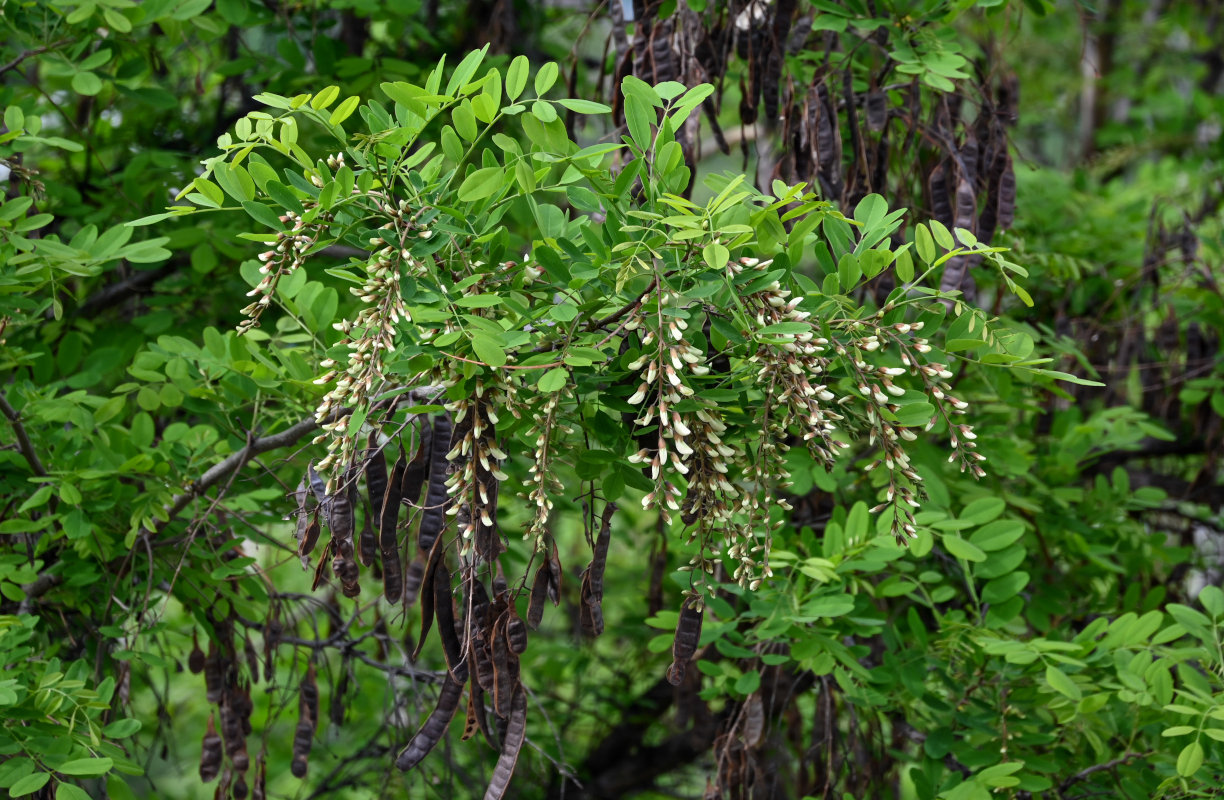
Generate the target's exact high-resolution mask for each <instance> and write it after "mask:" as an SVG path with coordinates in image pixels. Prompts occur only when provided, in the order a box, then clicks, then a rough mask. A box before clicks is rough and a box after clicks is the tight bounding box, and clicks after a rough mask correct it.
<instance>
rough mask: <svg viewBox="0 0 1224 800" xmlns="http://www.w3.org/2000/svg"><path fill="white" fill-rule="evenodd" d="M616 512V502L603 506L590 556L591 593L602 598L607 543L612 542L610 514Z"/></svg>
mask: <svg viewBox="0 0 1224 800" xmlns="http://www.w3.org/2000/svg"><path fill="white" fill-rule="evenodd" d="M614 513H616V504H615V503H608V504H607V505H606V506H604V510H603V519H602V520H601V521H600V526H599V535H598V536H597V537H595V548H594V552H593V555H592V557H591V594H592V596H594V597H595V598H597V599H599V600H603V576H604V569H605V568H606V567H607V565H608V545H609V544H610V543H611V542H612V515H613V514H614Z"/></svg>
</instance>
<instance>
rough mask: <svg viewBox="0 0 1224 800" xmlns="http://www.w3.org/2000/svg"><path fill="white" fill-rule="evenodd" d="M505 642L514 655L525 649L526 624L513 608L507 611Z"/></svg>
mask: <svg viewBox="0 0 1224 800" xmlns="http://www.w3.org/2000/svg"><path fill="white" fill-rule="evenodd" d="M506 644H507V646H509V648H510V652H511V653H514V654H515V655H522V654H523V653H524V652H525V651H526V650H527V626H526V625H524V624H523V620H522V619H520V618H519V615H518V614H515V613H514V609H513V608H511V609H510V610H509V612H507V619H506Z"/></svg>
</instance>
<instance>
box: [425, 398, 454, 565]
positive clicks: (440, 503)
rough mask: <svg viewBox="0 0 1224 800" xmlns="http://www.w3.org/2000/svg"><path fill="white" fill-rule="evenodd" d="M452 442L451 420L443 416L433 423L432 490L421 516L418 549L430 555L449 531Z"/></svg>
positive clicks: (428, 492) (426, 494)
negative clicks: (448, 457) (448, 482)
mask: <svg viewBox="0 0 1224 800" xmlns="http://www.w3.org/2000/svg"><path fill="white" fill-rule="evenodd" d="M450 439H451V421H450V417H449V416H447V415H445V414H440V415H438V416H437V417H434V421H433V439H432V441H433V446H432V447H431V452H430V458H429V462H430V463H429V489H428V490H427V491H426V492H425V510H424V511H423V512H422V513H421V527H420V529H419V530H418V531H417V548H418V549H420V551H421V552H422V553H427V552H429V551H430V550H431V549H432V548H433V545H434V542H435V541H436V540H437V539H438V537H439V536H441V534H442V531H443V530H444V529H445V527H446V509H447V507H448V506H449V505H450V494H449V493H448V492H447V490H446V479H447V477H448V476H447V472H448V470H449V467H450V462H448V461H447V460H446V453H447V449H446V445H445V444H444V443H445V442H449V441H450Z"/></svg>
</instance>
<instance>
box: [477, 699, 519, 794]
mask: <svg viewBox="0 0 1224 800" xmlns="http://www.w3.org/2000/svg"><path fill="white" fill-rule="evenodd" d="M526 738H527V692H526V691H524V690H523V688H522V687H521V686H520V687H518V690H517V691H516V692H515V693H514V699H513V700H512V701H511V704H510V714H509V717H508V724H507V725H506V733H505V735H504V736H502V749H501V756H500V757H499V758H498V759H497V765H496V766H494V767H493V777H492V779H491V780H490V781H489V788H488V789H487V790H486V791H485V800H501V798H503V797H505V795H506V789H508V788H509V787H510V779H511V778H512V777H513V776H514V767H515V765H517V764H518V757H519V751H520V750H522V749H523V742H524V741H525V740H526Z"/></svg>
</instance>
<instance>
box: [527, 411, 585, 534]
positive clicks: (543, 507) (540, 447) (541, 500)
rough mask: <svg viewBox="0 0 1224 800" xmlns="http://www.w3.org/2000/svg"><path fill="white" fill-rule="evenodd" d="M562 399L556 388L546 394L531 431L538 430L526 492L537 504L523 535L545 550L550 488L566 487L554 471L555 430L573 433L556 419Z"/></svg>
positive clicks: (550, 501) (552, 489) (535, 415)
mask: <svg viewBox="0 0 1224 800" xmlns="http://www.w3.org/2000/svg"><path fill="white" fill-rule="evenodd" d="M560 402H561V393H560V392H553V393H551V394H548V395H546V396H545V397H544V402H543V404H542V405H541V406H540V408H539V410H538V411H535V412H533V413H532V426H531V432H532V433H534V434H535V437H536V438H535V457H534V458H533V459H532V462H531V466H530V467H529V468H528V470H527V471H528V472H529V473H530V474H531V491H530V492H528V493H527V501H528V502H529V503H530V504H531V505H533V506H534V507H535V511H534V512H533V514H532V517H531V522H529V523H527V531H526V532H525V533H524V534H523V538H524V539H530V538H533V537H534V539H535V546H536V549H537V550H539V551H544V550H546V548H547V547H548V543H547V533H548V517H549V514H550V513H551V512H552V508H553V502H552V500H550V499H549V497H548V495H549V493H550V492H559V491H562V490H563V489H564V488H565V487H564V486H562V484H561V481H559V480H557V478H556V476H555V475H554V474H553V473H552V471H551V469H550V468H551V462H552V456H553V444H554V443H553V431H554V430H557V429H560V430H561V432H562V433H571V434H572V433H573V432H574V431H573V429H572V428H570V427H568V426H565V425H561V424H560V423H559V422H558V421H557V407H558V406H559V405H560Z"/></svg>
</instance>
